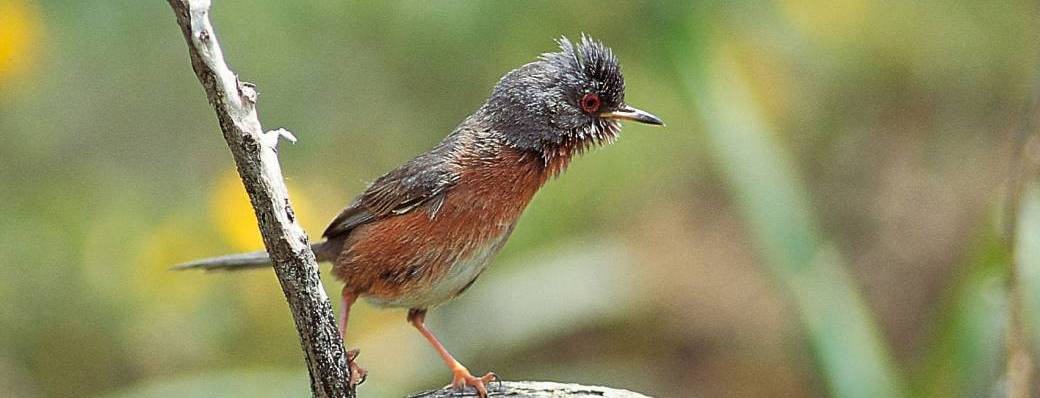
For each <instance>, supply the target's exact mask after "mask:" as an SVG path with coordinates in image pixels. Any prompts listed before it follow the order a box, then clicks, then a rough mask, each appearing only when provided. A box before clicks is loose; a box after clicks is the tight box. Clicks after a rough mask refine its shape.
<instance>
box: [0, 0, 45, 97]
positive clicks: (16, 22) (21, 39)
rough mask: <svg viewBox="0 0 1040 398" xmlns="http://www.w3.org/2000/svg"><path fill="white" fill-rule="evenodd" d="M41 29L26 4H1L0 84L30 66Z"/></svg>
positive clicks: (9, 0) (14, 0) (3, 0)
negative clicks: (38, 32) (34, 45)
mask: <svg viewBox="0 0 1040 398" xmlns="http://www.w3.org/2000/svg"><path fill="white" fill-rule="evenodd" d="M39 25H40V19H39V18H38V17H37V15H36V12H35V10H33V9H32V8H31V7H30V6H29V4H28V3H27V2H25V1H19V0H0V83H2V82H3V81H5V80H7V79H8V77H10V76H13V75H14V74H15V73H18V72H20V71H22V70H25V69H26V67H27V66H29V65H30V64H31V61H32V58H33V52H34V51H33V44H36V43H37V42H38V39H37V36H38V35H37V34H36V31H37V29H38V28H39Z"/></svg>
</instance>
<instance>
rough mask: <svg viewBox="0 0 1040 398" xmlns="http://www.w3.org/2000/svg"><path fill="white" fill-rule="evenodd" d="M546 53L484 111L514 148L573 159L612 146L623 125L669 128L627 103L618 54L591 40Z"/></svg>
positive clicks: (504, 83)
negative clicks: (601, 146) (599, 146)
mask: <svg viewBox="0 0 1040 398" xmlns="http://www.w3.org/2000/svg"><path fill="white" fill-rule="evenodd" d="M558 43H560V50H561V51H558V52H553V53H545V54H542V56H541V57H540V58H539V59H538V60H537V61H534V62H530V63H527V64H525V65H523V67H520V68H518V69H516V70H513V71H512V72H510V73H509V74H506V75H505V76H504V77H502V79H501V80H499V82H498V84H497V85H496V86H495V89H494V91H493V92H492V95H491V98H490V99H489V100H488V103H487V105H485V114H486V115H487V116H488V117H489V118H490V121H491V122H492V123H493V126H494V128H495V129H496V130H497V131H499V132H501V133H503V134H504V136H505V139H506V141H508V142H509V143H510V144H512V145H513V147H515V148H518V149H522V150H528V151H536V152H539V153H542V154H545V155H549V156H550V157H551V156H552V155H556V154H558V155H572V154H573V153H577V152H581V151H583V150H584V149H587V148H589V147H591V145H592V144H601V143H607V142H610V141H613V140H614V138H616V137H617V135H618V131H619V130H620V125H619V122H620V121H634V122H639V123H645V124H650V125H664V123H662V122H661V121H660V120H659V118H657V116H654V115H652V114H650V113H648V112H645V111H642V110H640V109H636V108H634V107H632V106H630V105H628V104H626V103H625V78H624V76H622V74H621V65H620V64H619V63H618V58H617V57H616V56H615V55H614V52H612V51H610V49H609V48H607V47H606V46H603V44H601V43H599V42H596V41H594V39H592V38H591V37H589V36H588V35H583V34H582V35H581V42H580V43H578V44H577V45H575V44H572V43H571V42H570V41H568V39H567V38H566V37H562V38H560V41H558Z"/></svg>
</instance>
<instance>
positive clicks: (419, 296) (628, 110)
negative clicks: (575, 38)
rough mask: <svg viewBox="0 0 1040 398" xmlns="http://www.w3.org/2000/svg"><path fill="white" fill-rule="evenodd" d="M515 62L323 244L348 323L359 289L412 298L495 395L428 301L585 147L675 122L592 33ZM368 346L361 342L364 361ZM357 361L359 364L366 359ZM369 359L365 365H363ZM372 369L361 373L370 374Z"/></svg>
mask: <svg viewBox="0 0 1040 398" xmlns="http://www.w3.org/2000/svg"><path fill="white" fill-rule="evenodd" d="M558 42H559V46H560V51H559V52H553V53H546V54H542V56H541V57H539V58H538V59H537V60H536V61H534V62H531V63H528V64H526V65H523V66H521V67H519V68H517V69H514V70H513V71H511V72H509V73H507V74H506V75H505V76H504V77H502V79H501V80H499V82H498V84H497V85H495V88H494V90H493V91H492V93H491V97H490V98H488V100H487V102H486V103H484V105H483V106H481V107H480V109H477V111H476V112H474V113H473V114H472V115H470V116H469V117H467V118H466V119H465V120H463V121H462V123H461V124H460V125H459V126H458V127H457V128H455V131H453V132H452V133H451V134H450V135H448V136H447V137H446V138H444V140H443V141H441V142H440V143H439V144H438V145H437V146H436V147H434V148H433V149H432V150H430V151H429V152H426V153H424V154H421V155H419V156H418V157H416V158H414V159H412V160H411V161H409V162H407V163H405V164H404V165H402V166H400V167H398V168H397V169H395V170H393V171H390V172H389V173H387V174H385V175H383V176H382V177H379V178H378V179H377V180H376V181H375V182H373V183H372V184H371V185H370V186H369V187H368V188H367V189H366V190H365V192H363V193H362V194H361V195H360V196H358V197H357V198H356V199H354V201H353V202H351V203H350V205H349V206H347V208H346V209H344V210H343V211H342V212H341V213H340V214H339V215H338V216H337V217H336V218H335V219H333V220H332V223H330V224H329V226H328V228H326V229H325V232H324V234H323V237H324V238H325V241H324V242H321V243H317V244H314V245H313V249H314V252H315V254H316V255H317V258H318V260H319V261H330V262H332V263H333V267H332V273H333V275H335V276H336V277H337V278H338V279H340V280H341V281H343V283H344V286H343V293H342V300H343V309H342V313H341V317H340V324H339V330H340V333H341V334H343V332H344V331H345V330H346V327H347V317H348V315H349V313H350V307H351V305H352V304H353V303H354V301H355V300H357V299H358V298H359V297H363V298H366V299H368V300H369V301H371V302H372V303H374V304H376V305H378V306H384V307H398V308H407V309H409V311H408V322H410V323H411V324H412V325H413V326H415V328H416V329H418V330H419V333H422V335H423V337H425V338H426V340H428V341H429V342H430V344H431V345H432V346H433V348H434V349H436V350H437V353H438V354H440V357H441V358H442V359H443V360H444V362H445V363H446V364H447V365H448V366H449V367H450V368H451V371H452V373H453V374H454V378H453V380H452V383H451V384H452V386H454V387H455V388H456V389H457V390H460V391H461V390H464V389H465V388H466V387H467V386H469V387H473V388H475V389H476V390H477V392H478V393H479V394H480V396H481V397H487V384H488V383H489V382H491V381H492V380H494V379H495V375H494V374H493V373H488V374H486V375H484V376H482V377H476V376H473V375H472V374H471V373H470V372H469V370H467V369H466V367H465V366H463V365H462V364H461V363H459V361H457V360H455V358H454V357H452V356H451V354H449V353H448V350H446V349H445V348H444V346H443V345H441V343H440V342H439V341H438V340H437V338H436V337H434V335H433V333H431V332H430V330H429V329H427V328H426V325H425V324H424V318H425V317H426V311H427V309H428V308H430V307H433V306H436V305H438V304H441V303H444V302H446V301H448V300H450V299H452V298H454V297H456V296H458V295H459V294H461V293H462V292H463V291H465V290H466V288H468V287H469V286H470V285H472V284H473V282H474V281H476V279H477V277H478V276H480V274H481V273H482V272H484V270H485V269H486V268H487V266H488V263H490V261H491V259H492V258H493V257H494V256H495V254H497V253H498V252H499V250H500V249H502V246H503V245H505V243H506V240H507V239H508V238H509V234H510V233H511V232H513V228H514V227H515V226H516V222H517V219H518V218H519V217H520V214H521V213H522V212H523V211H524V208H525V207H527V204H528V203H529V202H530V201H531V198H532V197H533V196H534V194H535V192H537V191H538V189H539V188H541V187H542V185H543V184H545V182H546V181H547V180H549V179H550V178H552V177H555V176H557V175H559V174H560V173H561V172H562V171H563V170H564V169H565V168H566V167H567V164H568V163H570V161H571V159H572V158H573V157H574V156H575V155H578V154H580V153H582V152H583V151H585V150H588V149H590V148H593V147H595V146H598V145H603V144H607V143H611V142H613V141H614V139H615V138H617V136H618V132H619V130H620V125H619V121H621V120H632V121H636V122H640V123H647V124H655V125H663V123H662V122H661V120H660V119H658V118H657V117H656V116H653V115H651V114H649V113H647V112H644V111H641V110H639V109H636V108H633V107H631V106H629V105H628V104H627V103H626V102H625V80H624V78H623V77H622V75H621V66H620V65H619V64H618V60H617V58H616V57H615V56H614V54H613V53H612V52H611V50H610V49H609V48H607V47H606V46H604V45H603V44H602V43H600V42H598V41H595V40H593V39H591V38H589V37H588V36H585V35H582V39H581V41H580V42H579V43H577V44H576V45H575V44H573V43H571V42H570V41H569V40H567V39H566V38H561V39H560V40H559V41H558ZM270 264H271V260H270V259H269V258H268V256H267V253H265V252H255V253H244V254H235V255H230V256H223V257H215V258H209V259H203V260H198V261H194V262H190V263H186V264H182V265H180V266H178V268H181V269H188V268H197V269H207V270H217V269H221V270H238V269H245V268H252V267H260V266H268V265H270ZM356 355H357V351H356V350H352V351H351V355H350V359H351V361H353V359H354V357H356ZM355 368H356V367H355ZM358 369H360V368H358ZM363 377H364V376H363V371H362V373H359V374H355V375H352V376H351V378H352V380H351V382H352V383H355V384H356V383H359V382H360V381H361V380H362V379H363Z"/></svg>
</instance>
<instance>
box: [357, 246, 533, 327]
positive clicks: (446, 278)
mask: <svg viewBox="0 0 1040 398" xmlns="http://www.w3.org/2000/svg"><path fill="white" fill-rule="evenodd" d="M512 232H513V226H510V227H509V228H507V229H506V230H505V231H504V232H503V233H502V234H501V235H500V236H499V237H498V238H495V239H492V240H491V241H489V242H487V244H485V245H484V246H483V247H481V248H478V249H476V250H474V251H473V252H472V253H470V255H469V256H467V257H465V258H461V259H459V260H458V261H456V262H454V263H453V264H452V265H451V266H450V267H449V268H448V270H447V272H445V273H444V275H442V276H440V277H439V278H437V280H436V281H434V283H431V284H426V285H425V286H422V287H418V288H413V289H409V291H408V292H407V293H405V294H403V295H400V296H398V297H395V298H392V299H384V298H380V297H375V296H367V297H365V298H366V299H367V300H368V301H369V302H370V303H372V304H374V305H377V306H381V307H401V308H429V307H433V306H436V305H439V304H443V303H444V302H446V301H448V300H451V299H452V298H454V297H455V296H458V295H459V294H460V293H462V292H463V291H464V290H466V289H467V288H469V286H470V285H471V284H472V283H473V282H474V281H476V279H477V277H478V276H480V273H482V272H484V269H485V268H487V266H488V264H490V263H491V260H492V259H494V257H495V255H496V254H498V252H499V251H501V250H502V246H504V245H505V243H506V240H508V239H509V234H510V233H512Z"/></svg>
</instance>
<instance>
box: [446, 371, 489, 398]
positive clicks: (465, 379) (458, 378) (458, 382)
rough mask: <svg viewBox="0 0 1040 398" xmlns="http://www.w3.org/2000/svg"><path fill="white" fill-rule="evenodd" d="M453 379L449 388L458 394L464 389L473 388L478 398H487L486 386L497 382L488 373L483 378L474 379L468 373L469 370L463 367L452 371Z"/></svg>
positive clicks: (474, 377)
mask: <svg viewBox="0 0 1040 398" xmlns="http://www.w3.org/2000/svg"><path fill="white" fill-rule="evenodd" d="M453 372H454V373H455V377H454V378H453V379H452V381H451V386H452V387H453V388H454V389H455V391H458V392H465V391H466V387H467V386H468V387H473V388H474V389H476V390H477V394H478V395H480V398H488V389H487V385H488V384H490V383H491V382H493V381H496V380H498V376H497V375H495V374H494V373H492V372H488V373H487V374H485V375H484V376H481V377H476V376H474V375H472V374H471V373H469V370H468V369H466V368H465V367H459V368H456V369H455V370H454V371H453Z"/></svg>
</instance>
